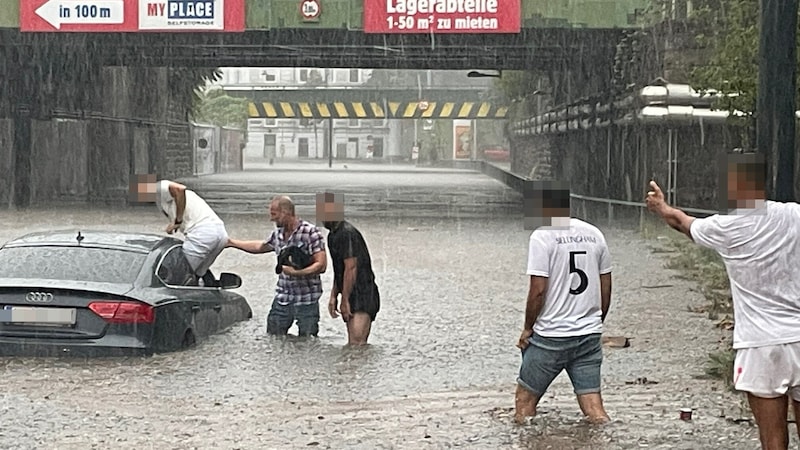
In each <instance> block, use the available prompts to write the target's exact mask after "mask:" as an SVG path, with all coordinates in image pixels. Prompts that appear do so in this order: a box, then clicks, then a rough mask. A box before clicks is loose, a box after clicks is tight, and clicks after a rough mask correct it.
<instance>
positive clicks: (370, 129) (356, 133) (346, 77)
mask: <svg viewBox="0 0 800 450" xmlns="http://www.w3.org/2000/svg"><path fill="white" fill-rule="evenodd" d="M221 70H222V79H221V80H220V81H219V82H217V83H216V85H217V86H219V87H221V88H222V89H225V90H226V91H228V92H229V93H230V94H231V95H244V94H245V92H247V91H252V92H254V93H255V92H258V91H271V90H275V91H287V90H300V89H302V90H305V89H309V90H311V91H309V92H319V91H320V90H324V89H357V88H358V87H359V86H363V85H364V84H365V83H366V82H367V80H369V77H370V75H371V73H372V70H369V69H317V68H286V67H281V68H253V67H244V68H238V67H229V68H223V69H221ZM393 122H396V121H392V120H389V119H354V118H353V119H333V120H327V119H303V118H275V119H268V118H258V119H249V120H248V124H247V144H246V147H245V149H244V159H245V161H247V160H274V159H290V160H293V159H315V158H327V157H328V149H329V148H332V150H333V157H334V158H336V159H365V158H387V157H388V158H393V157H401V150H400V148H399V145H397V142H398V139H397V138H396V137H397V136H399V128H398V124H397V123H393ZM330 136H332V139H333V143H332V144H333V145H332V146H331V145H330V143H329V140H328V139H329V137H330ZM393 136H394V137H395V139H392V137H393ZM392 143H395V145H392Z"/></svg>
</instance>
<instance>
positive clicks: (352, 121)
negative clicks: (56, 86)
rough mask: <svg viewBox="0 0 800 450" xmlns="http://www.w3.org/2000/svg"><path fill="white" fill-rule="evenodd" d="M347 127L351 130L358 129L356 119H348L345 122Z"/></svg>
mask: <svg viewBox="0 0 800 450" xmlns="http://www.w3.org/2000/svg"><path fill="white" fill-rule="evenodd" d="M347 126H348V127H351V128H357V127H358V119H349V120H348V121H347Z"/></svg>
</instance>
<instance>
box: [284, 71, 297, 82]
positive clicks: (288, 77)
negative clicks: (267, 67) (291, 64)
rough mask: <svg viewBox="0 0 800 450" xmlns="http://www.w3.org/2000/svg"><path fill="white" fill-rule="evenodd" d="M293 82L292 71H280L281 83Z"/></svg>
mask: <svg viewBox="0 0 800 450" xmlns="http://www.w3.org/2000/svg"><path fill="white" fill-rule="evenodd" d="M292 81H294V70H292V69H281V82H282V83H288V82H292Z"/></svg>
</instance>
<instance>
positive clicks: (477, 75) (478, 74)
mask: <svg viewBox="0 0 800 450" xmlns="http://www.w3.org/2000/svg"><path fill="white" fill-rule="evenodd" d="M502 77H503V71H502V70H499V69H498V70H497V73H483V72H478V71H477V70H472V71H469V72H467V78H502Z"/></svg>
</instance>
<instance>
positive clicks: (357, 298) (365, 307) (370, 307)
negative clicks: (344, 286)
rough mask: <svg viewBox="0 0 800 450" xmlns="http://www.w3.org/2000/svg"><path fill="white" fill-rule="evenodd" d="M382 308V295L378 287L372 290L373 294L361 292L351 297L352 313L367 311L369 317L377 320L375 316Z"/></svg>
mask: <svg viewBox="0 0 800 450" xmlns="http://www.w3.org/2000/svg"><path fill="white" fill-rule="evenodd" d="M380 309H381V296H380V293H379V292H378V287H377V286H375V288H374V289H373V291H372V294H371V295H370V294H359V295H352V296H351V298H350V312H351V313H357V312H361V313H367V314H369V319H370V320H371V321H373V322H374V321H375V317H377V315H378V311H380Z"/></svg>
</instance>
